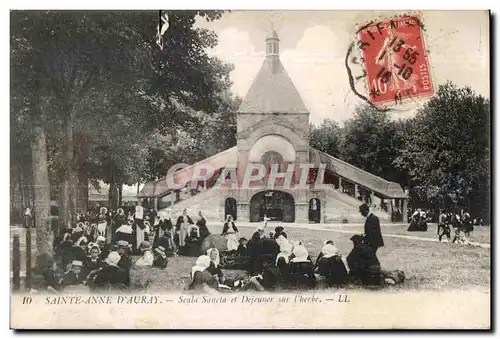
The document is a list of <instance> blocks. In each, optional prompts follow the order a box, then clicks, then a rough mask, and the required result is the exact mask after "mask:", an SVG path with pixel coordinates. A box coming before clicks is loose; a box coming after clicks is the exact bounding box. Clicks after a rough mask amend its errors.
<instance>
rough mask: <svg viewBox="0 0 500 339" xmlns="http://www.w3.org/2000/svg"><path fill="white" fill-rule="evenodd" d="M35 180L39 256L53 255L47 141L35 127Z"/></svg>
mask: <svg viewBox="0 0 500 339" xmlns="http://www.w3.org/2000/svg"><path fill="white" fill-rule="evenodd" d="M31 151H32V159H33V181H34V192H35V227H36V248H37V252H38V256H40V255H42V254H43V255H48V256H50V257H52V254H53V249H52V242H53V238H54V234H53V232H52V228H51V224H50V182H49V172H48V169H47V143H46V138H45V131H44V130H43V129H42V128H40V127H36V128H35V140H34V142H33V144H32V149H31Z"/></svg>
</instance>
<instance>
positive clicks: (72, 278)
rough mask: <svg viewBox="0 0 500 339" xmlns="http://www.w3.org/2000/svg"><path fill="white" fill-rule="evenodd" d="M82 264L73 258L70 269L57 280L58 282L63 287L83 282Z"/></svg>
mask: <svg viewBox="0 0 500 339" xmlns="http://www.w3.org/2000/svg"><path fill="white" fill-rule="evenodd" d="M82 266H83V262H81V261H79V260H73V262H72V263H71V270H70V271H68V272H66V273H65V274H64V276H63V277H62V278H61V280H60V281H59V284H60V285H61V286H62V287H63V288H65V287H67V286H71V285H80V284H82V283H83V278H84V277H83V274H82Z"/></svg>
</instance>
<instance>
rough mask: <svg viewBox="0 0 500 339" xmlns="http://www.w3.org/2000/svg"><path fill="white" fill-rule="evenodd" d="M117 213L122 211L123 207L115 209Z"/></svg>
mask: <svg viewBox="0 0 500 339" xmlns="http://www.w3.org/2000/svg"><path fill="white" fill-rule="evenodd" d="M116 212H117V213H124V211H123V208H119V209H117V210H116Z"/></svg>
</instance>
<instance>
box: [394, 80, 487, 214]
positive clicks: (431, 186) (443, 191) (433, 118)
mask: <svg viewBox="0 0 500 339" xmlns="http://www.w3.org/2000/svg"><path fill="white" fill-rule="evenodd" d="M489 131H490V104H489V100H487V99H485V98H484V97H482V96H480V95H477V94H476V93H474V91H473V90H472V89H471V88H469V87H463V88H459V87H457V86H456V85H453V84H451V83H447V84H445V85H442V86H439V88H438V91H437V95H436V96H435V97H433V98H432V99H431V100H429V102H428V103H426V105H425V106H424V107H423V109H422V110H420V111H419V112H418V113H417V115H416V117H415V118H414V120H413V128H412V129H411V130H408V131H407V133H408V134H407V138H406V143H405V148H404V150H403V152H402V154H401V156H400V157H398V159H397V161H396V162H395V165H396V166H397V167H399V168H401V169H403V170H406V171H407V172H408V174H409V177H410V179H411V184H412V187H413V188H414V190H415V191H416V195H417V196H416V199H418V200H421V201H422V200H423V201H433V202H436V203H438V204H439V205H441V206H442V207H447V208H452V207H460V208H470V209H472V210H473V212H474V213H477V214H483V215H485V216H486V215H487V214H488V211H489V199H488V197H489V190H490V185H489V180H490V178H489V173H490V139H489V135H490V133H489Z"/></svg>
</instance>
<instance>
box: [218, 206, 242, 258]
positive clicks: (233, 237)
mask: <svg viewBox="0 0 500 339" xmlns="http://www.w3.org/2000/svg"><path fill="white" fill-rule="evenodd" d="M221 235H223V236H225V237H226V239H227V250H228V252H236V251H237V250H238V245H239V242H238V228H237V227H236V225H235V224H234V221H233V216H232V215H230V214H228V215H227V218H226V222H225V223H224V227H223V228H222V234H221Z"/></svg>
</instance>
